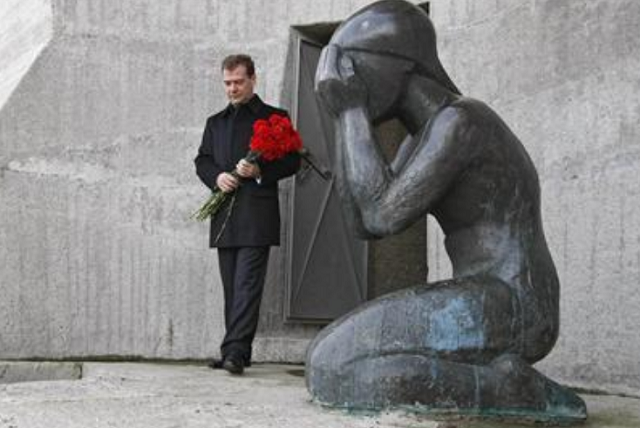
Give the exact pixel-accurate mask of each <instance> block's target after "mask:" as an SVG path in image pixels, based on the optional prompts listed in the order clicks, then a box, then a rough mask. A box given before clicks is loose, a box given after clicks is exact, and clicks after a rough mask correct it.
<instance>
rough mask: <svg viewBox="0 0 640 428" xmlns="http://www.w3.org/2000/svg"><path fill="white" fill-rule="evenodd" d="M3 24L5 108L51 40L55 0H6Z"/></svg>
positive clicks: (0, 9)
mask: <svg viewBox="0 0 640 428" xmlns="http://www.w3.org/2000/svg"><path fill="white" fill-rule="evenodd" d="M0 23H2V26H1V27H0V58H2V61H1V62H0V76H1V77H2V78H1V79H0V107H1V106H2V105H3V104H4V103H5V102H6V101H7V99H8V98H9V96H10V95H11V93H12V92H13V90H14V89H15V88H16V86H18V84H19V83H20V80H21V79H22V77H23V76H24V75H25V74H26V73H27V71H28V70H29V68H30V67H31V65H32V64H33V61H34V60H35V59H36V58H37V57H38V55H39V54H40V52H41V51H42V49H43V48H44V47H45V46H46V45H47V44H48V43H49V41H50V40H51V36H52V35H53V10H52V5H51V0H3V1H2V3H0Z"/></svg>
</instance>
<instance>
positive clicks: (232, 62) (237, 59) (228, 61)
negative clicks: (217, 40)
mask: <svg viewBox="0 0 640 428" xmlns="http://www.w3.org/2000/svg"><path fill="white" fill-rule="evenodd" d="M240 65H243V66H244V67H245V68H246V70H247V76H249V77H253V75H254V74H256V67H255V65H254V64H253V59H251V57H250V56H249V55H245V54H235V55H229V56H228V57H226V58H225V59H224V60H223V61H222V71H224V70H229V71H231V70H234V69H235V68H236V67H238V66H240Z"/></svg>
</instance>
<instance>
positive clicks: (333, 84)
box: [315, 45, 367, 115]
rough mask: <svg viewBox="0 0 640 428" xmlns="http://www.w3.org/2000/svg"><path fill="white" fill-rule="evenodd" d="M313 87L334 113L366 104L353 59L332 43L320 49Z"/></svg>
mask: <svg viewBox="0 0 640 428" xmlns="http://www.w3.org/2000/svg"><path fill="white" fill-rule="evenodd" d="M315 89H316V92H317V93H318V94H319V96H320V97H321V98H322V100H323V101H324V102H325V104H326V105H327V107H329V109H330V110H332V111H333V113H334V114H335V115H339V114H340V113H341V112H343V111H345V110H348V109H349V108H352V107H364V106H365V104H366V100H367V91H366V88H365V85H364V82H363V81H362V79H361V78H360V77H359V76H358V75H357V74H356V70H355V65H354V63H353V59H351V57H349V56H348V55H347V54H345V53H344V52H342V51H341V50H340V49H339V48H338V47H337V46H334V45H329V46H327V47H325V48H324V50H323V51H322V55H321V56H320V62H319V65H318V71H317V72H316V88H315Z"/></svg>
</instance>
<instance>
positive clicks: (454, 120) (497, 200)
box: [307, 0, 586, 421]
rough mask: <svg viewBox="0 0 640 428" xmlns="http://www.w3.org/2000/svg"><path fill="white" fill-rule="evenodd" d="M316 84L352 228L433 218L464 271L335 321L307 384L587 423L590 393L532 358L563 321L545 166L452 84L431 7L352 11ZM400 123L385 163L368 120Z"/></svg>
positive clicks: (385, 398) (360, 400) (422, 405)
mask: <svg viewBox="0 0 640 428" xmlns="http://www.w3.org/2000/svg"><path fill="white" fill-rule="evenodd" d="M316 92H317V95H318V96H319V98H320V100H321V102H322V104H323V105H324V106H325V107H326V108H327V109H328V110H329V111H330V112H331V113H332V116H333V117H334V121H335V125H336V129H337V131H336V134H337V136H336V142H335V145H336V147H335V149H336V151H337V156H336V159H337V161H336V162H337V164H336V165H335V166H334V167H335V170H336V175H337V179H338V180H339V184H338V186H339V191H340V194H341V197H342V199H343V202H344V205H345V207H346V209H347V210H348V213H349V217H350V218H351V221H352V223H353V225H354V228H355V230H356V232H357V233H358V234H359V235H360V236H361V237H363V238H366V239H373V238H381V237H385V236H388V235H392V234H395V233H398V232H400V231H402V230H404V229H405V228H407V227H408V226H410V225H411V224H412V223H414V222H416V221H424V219H425V216H426V214H427V213H429V214H432V215H433V216H434V217H435V218H436V219H437V220H438V222H439V223H440V225H441V227H442V229H443V231H444V233H445V235H446V239H445V246H446V250H447V253H448V255H449V257H450V259H451V262H452V265H453V278H452V279H450V280H446V281H441V282H436V283H429V284H423V285H418V286H414V287H410V288H407V289H406V290H403V291H400V292H396V293H392V294H389V295H386V296H383V297H382V298H379V299H377V300H374V301H371V302H368V303H366V304H364V305H362V306H361V307H359V308H357V309H356V310H355V311H353V312H352V313H350V314H348V315H346V316H344V317H343V318H341V319H339V320H337V321H335V322H334V323H333V324H331V325H330V326H328V327H327V328H325V329H324V330H323V331H322V332H321V333H320V334H319V336H318V337H317V338H316V340H315V341H314V342H313V343H312V345H311V346H310V348H309V351H308V356H307V386H308V389H309V391H310V392H311V394H312V395H313V396H314V397H315V398H316V399H317V400H318V401H320V402H321V403H325V404H328V405H332V406H340V407H349V408H355V409H381V408H385V407H396V406H415V407H414V408H416V409H422V410H427V411H430V412H447V413H448V412H453V413H456V414H467V415H480V416H490V415H496V416H501V417H505V416H507V417H508V416H514V417H521V418H530V419H533V420H536V421H577V420H582V419H585V418H586V407H585V404H584V402H583V401H582V400H581V399H580V397H578V396H577V395H576V394H575V393H573V392H572V391H570V390H569V389H566V388H563V387H562V386H560V385H558V384H556V383H554V382H553V381H551V380H550V379H548V378H546V377H545V376H544V375H542V374H541V373H539V372H537V371H536V370H535V369H533V368H532V367H531V364H533V363H535V362H536V361H539V360H541V359H542V358H544V357H545V356H546V355H547V354H548V353H549V352H550V351H551V349H552V348H553V346H554V344H555V342H556V339H557V337H558V327H559V313H558V312H559V283H558V277H557V274H556V269H555V266H554V264H553V260H552V259H551V255H550V253H549V250H548V248H547V243H546V240H545V237H544V232H543V228H542V222H541V214H540V186H539V183H538V177H537V173H536V170H535V167H534V165H533V163H532V161H531V159H530V158H529V156H528V154H527V152H526V150H525V149H524V147H523V146H522V144H521V143H520V141H519V140H518V138H517V137H516V136H515V135H514V134H513V133H512V132H511V130H510V129H509V128H508V127H507V125H506V124H505V123H504V122H503V121H502V120H501V119H500V117H499V116H498V115H497V114H496V113H495V112H494V111H493V110H491V109H490V108H489V107H488V106H487V105H485V104H484V103H482V102H480V101H477V100H474V99H471V98H467V97H464V96H462V95H461V93H460V91H459V90H458V88H457V87H456V86H455V84H454V83H453V82H452V81H451V79H450V78H449V76H448V75H447V73H446V72H445V70H444V69H443V67H442V65H441V64H440V61H439V59H438V55H437V51H436V43H435V32H434V29H433V25H432V23H431V21H430V19H429V17H428V16H427V14H426V13H424V12H423V11H422V10H421V9H420V8H419V7H417V6H414V5H412V4H411V3H408V2H405V1H402V0H383V1H379V2H377V3H374V4H372V5H369V6H368V7H365V8H364V9H362V10H360V11H359V12H357V13H356V14H354V15H353V16H351V17H350V18H349V19H348V20H347V21H345V22H344V23H343V24H342V25H341V26H340V27H339V28H338V29H337V31H336V32H335V34H334V35H333V37H332V39H331V41H330V43H329V45H328V46H326V47H325V49H324V50H323V52H322V56H321V58H320V64H319V66H318V71H317V75H316ZM390 118H397V119H398V120H400V121H401V122H402V123H403V124H404V126H405V127H406V129H407V131H408V132H409V135H408V137H407V139H406V140H405V142H404V143H403V144H402V146H401V148H400V150H399V152H398V154H397V155H396V157H395V159H394V160H393V162H391V163H388V162H387V161H386V160H385V158H384V157H383V156H382V153H381V150H380V147H379V143H378V142H377V141H376V139H375V137H374V134H373V128H374V126H375V125H376V124H378V123H381V122H383V121H385V120H388V119H390ZM408 285H411V284H408ZM414 285H415V284H414Z"/></svg>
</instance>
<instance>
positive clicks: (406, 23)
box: [319, 0, 460, 120]
mask: <svg viewBox="0 0 640 428" xmlns="http://www.w3.org/2000/svg"><path fill="white" fill-rule="evenodd" d="M325 49H333V50H336V51H339V52H340V55H347V56H349V57H350V58H351V59H352V61H353V64H354V68H355V73H356V74H357V75H358V77H360V78H362V80H363V81H364V83H365V85H366V86H367V89H368V91H369V98H370V104H373V105H370V106H369V108H370V110H373V112H372V115H373V116H374V119H377V120H380V119H384V116H388V115H390V114H392V111H390V110H392V109H393V107H394V106H395V103H396V102H397V100H398V97H400V96H401V94H402V93H403V91H404V89H405V87H406V84H407V81H408V76H409V75H410V74H411V73H416V74H421V75H424V76H426V77H427V78H429V79H431V80H433V81H435V82H436V83H438V84H440V85H441V86H443V87H445V88H446V89H448V90H450V91H452V92H454V93H456V94H460V91H459V90H458V88H457V87H456V86H455V84H454V83H453V82H452V81H451V79H450V78H449V76H448V75H447V73H446V71H445V70H444V68H443V67H442V65H441V63H440V60H439V59H438V53H437V49H436V34H435V30H434V28H433V24H432V23H431V20H430V19H429V16H428V15H427V14H426V12H425V11H424V10H423V9H421V8H420V7H418V6H415V5H413V4H411V3H409V2H406V1H404V0H382V1H378V2H376V3H373V4H371V5H369V6H367V7H365V8H363V9H361V10H360V11H358V12H356V13H355V14H354V15H352V16H351V17H350V18H348V19H347V20H346V21H345V22H344V23H343V24H342V25H340V27H338V29H337V30H336V31H335V33H334V34H333V37H332V38H331V41H330V42H329V45H328V46H327V48H325ZM319 71H320V70H319ZM319 75H320V73H319Z"/></svg>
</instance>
